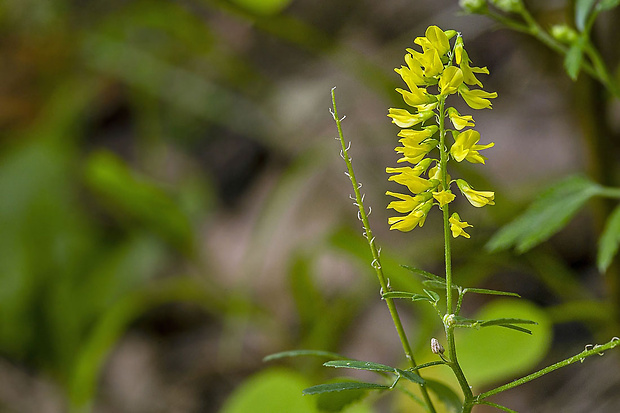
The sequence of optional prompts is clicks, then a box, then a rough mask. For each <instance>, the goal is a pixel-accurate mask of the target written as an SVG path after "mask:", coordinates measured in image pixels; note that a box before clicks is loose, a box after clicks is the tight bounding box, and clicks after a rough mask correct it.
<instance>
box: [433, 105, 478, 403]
mask: <svg viewBox="0 0 620 413" xmlns="http://www.w3.org/2000/svg"><path fill="white" fill-rule="evenodd" d="M445 103H446V97H445V96H442V97H441V98H440V100H439V122H438V123H439V154H440V155H439V156H440V158H439V167H440V170H441V186H442V187H443V189H444V190H448V189H449V188H450V187H449V186H448V153H447V149H446V128H445V119H446V112H445ZM441 209H442V212H443V235H444V245H445V265H446V315H445V316H444V326H445V331H446V341H447V344H448V360H449V362H448V365H449V366H450V368H451V369H452V371H453V372H454V375H455V376H456V379H457V380H458V382H459V385H460V386H461V390H462V391H463V396H464V397H465V401H464V402H463V409H462V413H469V412H470V411H471V409H472V406H473V400H474V397H473V394H472V391H471V387H469V383H468V382H467V378H466V377H465V374H464V373H463V370H462V369H461V366H460V365H459V362H458V359H457V357H456V343H455V341H454V326H453V325H451V320H450V319H449V318H450V317H451V316H452V307H453V305H452V301H453V299H452V297H453V291H452V249H451V239H450V236H451V235H450V222H449V219H450V211H449V208H448V204H445V205H444V206H443V207H442V208H441Z"/></svg>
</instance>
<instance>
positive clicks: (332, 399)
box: [316, 379, 369, 413]
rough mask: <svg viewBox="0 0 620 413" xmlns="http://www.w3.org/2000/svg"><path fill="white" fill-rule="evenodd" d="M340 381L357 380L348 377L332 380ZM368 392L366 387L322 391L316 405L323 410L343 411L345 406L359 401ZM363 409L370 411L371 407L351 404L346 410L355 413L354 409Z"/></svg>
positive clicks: (347, 412)
mask: <svg viewBox="0 0 620 413" xmlns="http://www.w3.org/2000/svg"><path fill="white" fill-rule="evenodd" d="M339 381H340V382H342V381H351V382H355V380H346V379H345V380H343V379H334V380H333V381H331V382H333V383H336V382H339ZM367 394H368V392H367V391H366V390H364V389H351V390H348V391H341V392H327V393H321V394H318V395H317V396H316V407H317V408H318V409H319V410H320V411H321V412H341V411H342V410H343V409H344V408H345V407H347V406H348V405H350V404H351V403H354V402H357V401H359V400H360V399H362V398H363V397H364V396H366V395H367ZM361 409H363V411H364V412H368V413H369V409H368V407H367V406H365V405H359V404H358V405H357V406H351V408H350V409H347V410H346V413H353V412H352V410H355V411H360V410H361Z"/></svg>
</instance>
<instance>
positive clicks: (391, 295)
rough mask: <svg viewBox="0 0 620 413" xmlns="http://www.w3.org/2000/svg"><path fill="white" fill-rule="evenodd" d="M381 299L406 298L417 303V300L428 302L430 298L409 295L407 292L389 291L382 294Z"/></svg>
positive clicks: (420, 295) (414, 294) (413, 294)
mask: <svg viewBox="0 0 620 413" xmlns="http://www.w3.org/2000/svg"><path fill="white" fill-rule="evenodd" d="M382 297H383V298H407V299H409V300H412V301H419V300H427V301H430V298H429V297H427V296H425V295H422V294H416V293H410V292H407V291H389V292H387V293H383V296H382Z"/></svg>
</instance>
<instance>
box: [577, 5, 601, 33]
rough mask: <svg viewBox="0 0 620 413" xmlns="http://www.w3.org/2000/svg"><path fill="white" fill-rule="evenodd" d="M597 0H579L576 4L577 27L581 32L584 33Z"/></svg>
mask: <svg viewBox="0 0 620 413" xmlns="http://www.w3.org/2000/svg"><path fill="white" fill-rule="evenodd" d="M594 3H596V0H577V1H576V2H575V26H576V27H577V29H579V31H583V29H584V28H585V25H586V20H587V19H588V16H589V15H590V12H591V11H592V6H593V5H594Z"/></svg>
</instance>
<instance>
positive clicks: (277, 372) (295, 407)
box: [220, 369, 318, 413]
mask: <svg viewBox="0 0 620 413" xmlns="http://www.w3.org/2000/svg"><path fill="white" fill-rule="evenodd" d="M306 386H307V380H306V378H305V377H303V376H302V375H301V374H300V373H297V372H294V371H291V370H285V369H270V370H266V371H262V372H260V373H257V374H255V375H254V376H252V377H250V378H249V379H248V380H246V381H245V382H243V384H241V385H240V386H239V387H237V389H236V390H235V391H234V392H233V393H232V395H231V396H230V397H229V398H228V400H227V401H226V403H224V406H223V407H222V409H221V410H220V413H248V412H252V413H275V412H295V413H318V410H317V408H316V407H315V405H314V400H313V399H311V398H309V397H304V396H303V394H302V389H303V388H304V387H306Z"/></svg>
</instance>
